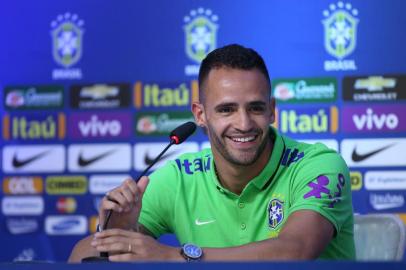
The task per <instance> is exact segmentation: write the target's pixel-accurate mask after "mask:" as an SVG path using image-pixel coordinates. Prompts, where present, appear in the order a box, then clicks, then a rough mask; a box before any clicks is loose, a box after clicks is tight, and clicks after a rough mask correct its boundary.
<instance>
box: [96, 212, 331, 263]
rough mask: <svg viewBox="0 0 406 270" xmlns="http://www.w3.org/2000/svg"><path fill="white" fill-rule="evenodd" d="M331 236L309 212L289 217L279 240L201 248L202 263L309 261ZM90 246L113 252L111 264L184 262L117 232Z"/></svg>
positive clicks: (139, 237) (152, 243)
mask: <svg viewBox="0 0 406 270" xmlns="http://www.w3.org/2000/svg"><path fill="white" fill-rule="evenodd" d="M333 235H334V227H333V225H332V224H331V223H330V222H329V221H328V220H327V219H326V218H324V217H322V216H321V215H320V214H318V213H317V212H315V211H311V210H298V211H296V212H294V213H293V214H291V215H290V217H289V218H288V220H287V221H286V224H285V226H284V228H283V229H282V231H281V233H280V234H279V236H278V238H273V239H267V240H263V241H258V242H254V243H250V244H246V245H242V246H238V247H231V248H203V250H204V255H203V260H205V261H249V260H251V261H254V260H256V261H266V260H306V259H307V260H310V259H316V258H318V257H319V256H320V254H321V253H322V252H323V250H324V249H325V247H326V246H327V245H328V243H329V242H330V241H331V239H332V238H333ZM92 245H93V246H94V247H95V248H97V250H98V251H99V252H110V253H116V255H114V256H111V257H110V258H109V259H110V260H112V261H147V260H155V261H167V260H170V261H185V260H184V259H183V258H182V256H181V255H180V249H179V248H173V247H169V246H165V245H162V244H160V243H158V242H157V241H156V240H153V239H152V238H151V237H145V236H144V235H143V234H140V233H136V232H130V231H125V230H120V229H112V230H106V231H104V232H102V233H100V234H99V235H98V237H97V239H96V240H94V241H93V242H92Z"/></svg>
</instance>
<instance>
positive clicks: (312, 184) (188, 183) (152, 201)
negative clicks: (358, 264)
mask: <svg viewBox="0 0 406 270" xmlns="http://www.w3.org/2000/svg"><path fill="white" fill-rule="evenodd" d="M271 137H272V138H271V139H273V140H274V147H273V151H272V156H271V158H270V160H269V161H268V163H267V165H266V167H265V168H264V170H263V171H262V172H261V173H260V174H259V175H258V176H257V177H255V178H253V179H252V180H251V181H250V182H249V183H248V185H247V186H246V187H245V189H244V190H243V192H242V193H241V194H240V195H236V194H234V193H232V192H230V191H229V190H227V189H225V188H223V187H222V186H221V185H220V183H219V181H218V179H217V176H216V173H215V170H214V163H213V155H212V152H211V150H210V149H205V150H202V151H201V152H198V153H188V154H184V155H182V156H180V157H179V158H178V159H176V160H174V161H170V162H168V163H167V164H166V165H165V166H164V167H162V168H160V169H158V170H157V171H155V172H154V173H153V174H151V176H150V183H149V186H148V187H147V190H146V191H145V194H144V197H143V200H142V211H141V215H140V220H139V221H140V223H141V224H143V225H144V226H145V227H146V228H147V229H148V230H149V231H150V232H152V233H153V234H154V235H155V236H156V237H159V236H160V235H161V234H164V233H174V234H175V235H176V236H177V238H178V240H179V242H180V243H182V244H183V243H194V244H197V245H199V246H201V247H232V246H239V245H243V244H247V243H251V242H254V241H260V240H265V239H268V238H274V237H277V236H278V234H279V232H280V230H281V228H282V227H283V225H284V223H285V222H286V220H287V219H288V218H289V215H290V214H292V213H293V212H295V211H298V210H303V209H306V210H313V211H316V212H318V213H320V214H321V215H322V216H324V217H325V218H327V219H328V220H329V221H330V222H331V223H332V224H333V225H334V227H335V231H336V234H335V236H334V238H333V240H332V241H331V242H330V243H329V245H328V246H327V248H326V249H325V250H324V252H323V253H322V254H321V256H320V258H322V259H355V248H354V237H353V209H352V200H351V184H350V177H349V172H348V168H347V166H346V164H345V162H344V160H343V159H342V158H341V157H340V156H339V155H338V154H337V153H336V152H335V151H333V150H330V149H328V148H327V147H326V146H324V145H323V144H314V145H310V144H305V143H300V142H297V141H295V140H292V139H290V138H288V137H285V136H281V135H279V134H278V132H277V131H276V130H274V129H272V128H271ZM315 229H317V228H315Z"/></svg>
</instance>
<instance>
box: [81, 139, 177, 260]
mask: <svg viewBox="0 0 406 270" xmlns="http://www.w3.org/2000/svg"><path fill="white" fill-rule="evenodd" d="M178 141H179V140H178V138H176V137H174V136H172V137H171V141H170V142H169V144H168V145H167V146H166V147H165V149H164V150H163V151H162V152H161V153H160V154H159V155H158V156H157V157H156V158H155V159H154V161H152V162H151V164H150V165H149V166H148V167H147V168H146V169H145V170H144V171H143V172H142V173H141V174H140V175H139V176H138V178H137V180H136V182H138V181H139V180H140V179H141V177H142V176H144V175H145V174H146V173H147V172H148V171H149V170H150V169H151V168H152V166H154V165H155V163H156V162H157V161H158V160H159V159H160V158H161V157H162V155H163V154H165V153H166V151H168V149H169V147H171V146H172V145H174V144H178ZM109 200H110V201H113V202H115V203H117V201H115V200H112V199H109ZM112 214H113V210H111V209H110V210H108V211H107V216H106V220H105V221H104V224H103V227H102V228H103V230H105V229H107V225H108V224H109V221H110V218H111V215H112ZM108 260H109V253H108V252H100V257H98V256H92V257H86V258H83V259H82V262H84V263H89V262H90V263H91V262H108Z"/></svg>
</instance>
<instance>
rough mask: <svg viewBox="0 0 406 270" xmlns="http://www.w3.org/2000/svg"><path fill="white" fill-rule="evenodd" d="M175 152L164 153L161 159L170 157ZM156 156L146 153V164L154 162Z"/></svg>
mask: <svg viewBox="0 0 406 270" xmlns="http://www.w3.org/2000/svg"><path fill="white" fill-rule="evenodd" d="M175 153H176V152H172V153H167V154H164V155H163V156H162V157H161V158H160V160H162V159H165V158H169V157H170V156H173V155H174V154H175ZM155 158H156V157H154V158H151V157H150V156H149V154H148V153H146V155H145V157H144V163H145V165H147V166H148V165H151V164H152V162H154V160H155Z"/></svg>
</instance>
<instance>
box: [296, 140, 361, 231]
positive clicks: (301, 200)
mask: <svg viewBox="0 0 406 270" xmlns="http://www.w3.org/2000/svg"><path fill="white" fill-rule="evenodd" d="M301 163H302V164H300V166H298V168H297V171H296V172H295V174H294V178H293V179H292V189H291V192H292V193H291V196H292V198H293V199H292V205H291V207H290V208H289V214H291V213H293V212H295V211H298V210H313V211H316V212H318V213H319V214H321V215H322V216H324V217H325V218H327V219H328V220H329V221H330V222H331V223H332V224H333V225H334V227H335V230H336V233H337V234H338V233H339V232H340V230H341V228H342V226H343V225H344V224H345V223H346V222H347V220H348V219H350V218H351V217H352V215H353V210H352V198H351V182H350V176H349V171H348V167H347V165H346V164H345V162H344V160H343V159H342V158H341V156H340V155H338V154H337V153H336V152H334V151H332V150H330V149H327V148H325V147H324V146H323V147H320V146H315V149H314V150H311V151H309V153H308V157H307V158H306V159H303V162H301Z"/></svg>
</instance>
